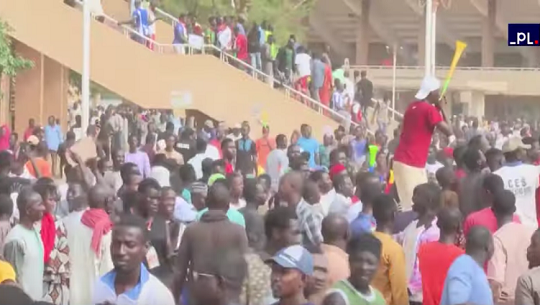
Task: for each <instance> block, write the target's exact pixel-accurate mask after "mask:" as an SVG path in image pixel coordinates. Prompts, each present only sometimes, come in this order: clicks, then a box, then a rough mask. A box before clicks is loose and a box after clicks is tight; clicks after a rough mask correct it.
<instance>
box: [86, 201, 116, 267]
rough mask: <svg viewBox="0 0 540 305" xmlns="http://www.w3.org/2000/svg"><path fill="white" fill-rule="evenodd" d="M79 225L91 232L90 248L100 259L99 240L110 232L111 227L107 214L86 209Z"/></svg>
mask: <svg viewBox="0 0 540 305" xmlns="http://www.w3.org/2000/svg"><path fill="white" fill-rule="evenodd" d="M81 223H82V224H83V225H85V226H87V227H89V228H90V229H92V230H93V233H92V242H91V244H90V247H91V248H92V250H94V252H95V253H96V255H97V257H100V255H101V250H100V249H101V239H102V238H103V235H106V234H107V233H109V232H110V231H111V229H112V226H113V224H112V222H111V219H110V218H109V214H107V212H105V210H103V209H88V210H86V211H85V212H84V214H83V215H82V217H81Z"/></svg>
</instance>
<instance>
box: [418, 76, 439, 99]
mask: <svg viewBox="0 0 540 305" xmlns="http://www.w3.org/2000/svg"><path fill="white" fill-rule="evenodd" d="M439 88H441V81H440V80H438V79H437V78H436V77H433V76H426V77H424V79H423V80H422V84H421V85H420V90H418V92H416V95H415V96H414V97H415V98H416V99H417V100H423V99H425V98H426V97H427V96H428V95H429V94H430V93H431V92H433V91H436V90H439Z"/></svg>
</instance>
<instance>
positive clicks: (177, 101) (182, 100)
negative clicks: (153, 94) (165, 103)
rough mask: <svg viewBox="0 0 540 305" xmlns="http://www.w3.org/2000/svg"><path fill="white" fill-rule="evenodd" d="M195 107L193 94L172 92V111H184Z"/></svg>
mask: <svg viewBox="0 0 540 305" xmlns="http://www.w3.org/2000/svg"><path fill="white" fill-rule="evenodd" d="M191 105H193V97H192V96H191V92H187V91H173V92H171V107H172V109H184V108H189V107H190V106H191Z"/></svg>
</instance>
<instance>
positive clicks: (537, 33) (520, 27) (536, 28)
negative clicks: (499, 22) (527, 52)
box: [508, 23, 540, 47]
mask: <svg viewBox="0 0 540 305" xmlns="http://www.w3.org/2000/svg"><path fill="white" fill-rule="evenodd" d="M508 46H512V47H513V46H540V24H539V23H509V24H508Z"/></svg>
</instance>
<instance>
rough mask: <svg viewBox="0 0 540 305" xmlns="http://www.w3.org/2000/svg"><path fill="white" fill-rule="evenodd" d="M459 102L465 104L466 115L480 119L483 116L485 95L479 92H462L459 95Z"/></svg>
mask: <svg viewBox="0 0 540 305" xmlns="http://www.w3.org/2000/svg"><path fill="white" fill-rule="evenodd" d="M460 100H461V102H462V103H465V105H466V107H465V110H466V113H465V114H466V115H469V116H474V117H477V118H478V119H481V118H482V117H483V116H484V115H485V105H486V101H485V95H484V93H482V92H480V91H464V92H461V93H460Z"/></svg>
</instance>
